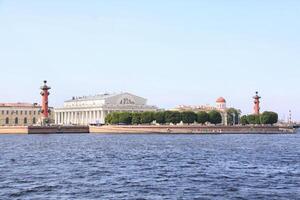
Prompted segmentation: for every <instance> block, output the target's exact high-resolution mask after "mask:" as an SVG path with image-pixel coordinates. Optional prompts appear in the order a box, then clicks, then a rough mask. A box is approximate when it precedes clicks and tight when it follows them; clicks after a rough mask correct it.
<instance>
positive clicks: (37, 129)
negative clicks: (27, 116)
mask: <svg viewBox="0 0 300 200" xmlns="http://www.w3.org/2000/svg"><path fill="white" fill-rule="evenodd" d="M89 132H90V130H89V127H88V126H2V127H0V134H70V133H89Z"/></svg>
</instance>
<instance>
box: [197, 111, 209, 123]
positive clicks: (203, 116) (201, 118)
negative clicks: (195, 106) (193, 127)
mask: <svg viewBox="0 0 300 200" xmlns="http://www.w3.org/2000/svg"><path fill="white" fill-rule="evenodd" d="M208 120H209V115H208V113H207V112H205V111H201V112H198V113H197V122H198V123H200V124H205V123H206V122H208Z"/></svg>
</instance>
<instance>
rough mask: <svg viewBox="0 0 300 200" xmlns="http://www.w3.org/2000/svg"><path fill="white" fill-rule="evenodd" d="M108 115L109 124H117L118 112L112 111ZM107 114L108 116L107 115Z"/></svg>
mask: <svg viewBox="0 0 300 200" xmlns="http://www.w3.org/2000/svg"><path fill="white" fill-rule="evenodd" d="M109 115H111V116H110V117H109V119H110V124H118V123H119V116H120V113H119V112H113V113H110V114H109ZM109 115H108V116H109Z"/></svg>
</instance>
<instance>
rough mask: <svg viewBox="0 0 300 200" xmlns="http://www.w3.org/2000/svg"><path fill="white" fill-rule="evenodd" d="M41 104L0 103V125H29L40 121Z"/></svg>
mask: <svg viewBox="0 0 300 200" xmlns="http://www.w3.org/2000/svg"><path fill="white" fill-rule="evenodd" d="M40 117H41V106H39V105H38V104H31V103H0V126H29V125H35V124H38V123H40Z"/></svg>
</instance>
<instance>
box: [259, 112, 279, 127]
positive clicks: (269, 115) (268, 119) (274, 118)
mask: <svg viewBox="0 0 300 200" xmlns="http://www.w3.org/2000/svg"><path fill="white" fill-rule="evenodd" d="M277 122H278V114H277V113H275V112H270V111H266V112H264V113H263V114H262V115H261V123H262V124H276V123H277Z"/></svg>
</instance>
